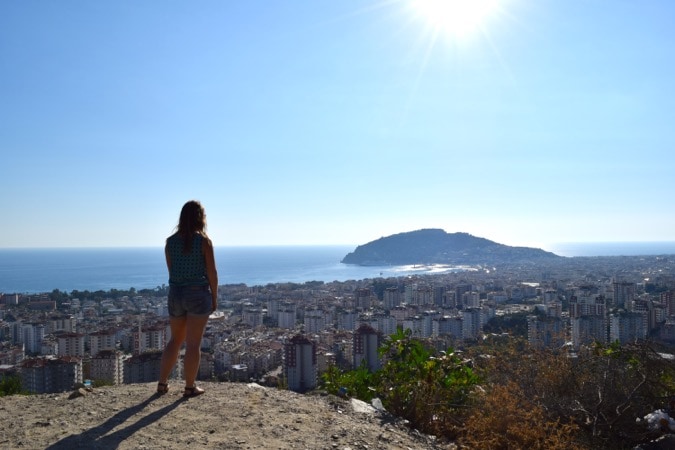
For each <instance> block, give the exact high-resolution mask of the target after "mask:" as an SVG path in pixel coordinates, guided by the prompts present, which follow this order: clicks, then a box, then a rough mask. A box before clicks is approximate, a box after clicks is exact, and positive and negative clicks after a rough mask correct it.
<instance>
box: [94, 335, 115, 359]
mask: <svg viewBox="0 0 675 450" xmlns="http://www.w3.org/2000/svg"><path fill="white" fill-rule="evenodd" d="M115 344H116V339H115V330H103V331H96V332H94V333H91V334H90V335H89V354H90V355H91V356H96V355H98V353H99V352H102V351H103V350H115Z"/></svg>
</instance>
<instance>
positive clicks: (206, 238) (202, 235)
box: [197, 233, 213, 246]
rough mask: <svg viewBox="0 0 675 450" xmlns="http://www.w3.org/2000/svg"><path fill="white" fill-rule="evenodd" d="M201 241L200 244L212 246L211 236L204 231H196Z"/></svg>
mask: <svg viewBox="0 0 675 450" xmlns="http://www.w3.org/2000/svg"><path fill="white" fill-rule="evenodd" d="M197 234H198V235H199V236H200V238H201V241H202V245H209V246H212V245H213V243H212V242H211V238H209V236H208V235H207V234H206V233H197Z"/></svg>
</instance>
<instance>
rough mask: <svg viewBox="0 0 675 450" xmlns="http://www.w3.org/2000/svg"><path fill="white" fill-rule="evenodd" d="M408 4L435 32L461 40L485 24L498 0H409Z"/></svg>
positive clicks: (497, 5) (496, 7) (494, 9)
mask: <svg viewBox="0 0 675 450" xmlns="http://www.w3.org/2000/svg"><path fill="white" fill-rule="evenodd" d="M410 6H411V8H412V10H413V12H414V13H415V14H416V15H417V16H419V17H420V18H421V19H422V20H424V21H426V22H427V23H428V24H429V26H430V27H431V28H432V29H433V30H434V33H435V34H442V35H445V37H447V38H454V39H458V40H461V39H466V38H468V37H470V36H471V35H472V34H473V33H474V32H476V31H477V30H479V29H481V28H482V27H483V26H484V25H485V22H486V21H487V20H488V19H489V18H490V16H491V15H492V14H494V13H495V12H496V11H497V9H498V7H499V0H410Z"/></svg>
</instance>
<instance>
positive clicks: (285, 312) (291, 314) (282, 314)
mask: <svg viewBox="0 0 675 450" xmlns="http://www.w3.org/2000/svg"><path fill="white" fill-rule="evenodd" d="M295 321H296V307H295V303H291V302H283V303H281V304H280V305H279V328H287V329H289V330H292V329H293V328H295V323H296V322H295Z"/></svg>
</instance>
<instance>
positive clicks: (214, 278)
mask: <svg viewBox="0 0 675 450" xmlns="http://www.w3.org/2000/svg"><path fill="white" fill-rule="evenodd" d="M202 252H203V253H204V262H205V264H206V278H208V280H209V287H210V288H211V310H212V311H211V312H213V311H215V310H216V309H218V271H217V270H216V258H215V256H214V254H213V243H212V242H211V239H209V238H207V237H205V238H204V239H202Z"/></svg>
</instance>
